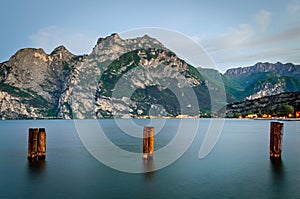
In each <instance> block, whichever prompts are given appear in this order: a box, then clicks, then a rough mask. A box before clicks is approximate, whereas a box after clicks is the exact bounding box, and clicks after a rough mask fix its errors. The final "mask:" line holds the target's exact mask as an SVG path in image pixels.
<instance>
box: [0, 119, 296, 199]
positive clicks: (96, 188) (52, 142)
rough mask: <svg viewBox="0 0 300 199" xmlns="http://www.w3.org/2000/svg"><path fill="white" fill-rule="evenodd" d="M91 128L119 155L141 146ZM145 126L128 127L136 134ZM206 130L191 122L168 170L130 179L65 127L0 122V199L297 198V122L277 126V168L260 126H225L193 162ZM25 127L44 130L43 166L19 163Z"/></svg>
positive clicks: (173, 123) (111, 125)
mask: <svg viewBox="0 0 300 199" xmlns="http://www.w3.org/2000/svg"><path fill="white" fill-rule="evenodd" d="M99 122H100V125H101V127H102V128H103V130H104V131H105V133H106V134H107V136H108V137H109V139H110V140H111V141H112V142H114V143H115V144H117V145H119V147H120V148H123V149H126V150H128V151H132V152H140V150H141V142H140V141H141V140H139V139H138V138H136V139H133V138H131V137H130V136H127V135H123V133H122V131H121V130H120V129H119V128H118V126H116V124H115V122H114V120H100V121H99ZM179 122H180V120H176V119H169V120H167V121H166V123H165V126H164V128H163V129H162V131H161V132H160V133H159V134H157V135H156V136H155V148H156V149H160V148H162V147H164V146H165V145H167V144H168V143H169V142H170V141H171V140H172V138H173V137H174V132H175V131H176V129H177V128H178V126H179ZM183 122H188V120H186V121H183ZM148 123H149V121H148V120H136V124H137V125H140V126H143V125H147V124H148ZM209 123H210V120H207V119H200V120H199V124H200V125H199V129H198V132H197V136H196V138H195V140H194V141H193V143H192V145H191V146H190V147H189V149H188V150H187V151H186V152H185V153H184V154H183V156H182V157H180V158H179V159H178V160H176V161H175V162H174V163H173V164H171V165H169V166H167V167H165V168H163V169H161V170H158V171H154V172H151V173H140V174H131V173H124V172H120V171H117V170H114V169H111V168H109V167H107V166H106V165H104V164H102V163H101V162H99V161H98V160H96V159H95V158H94V157H93V156H92V155H91V154H90V153H89V152H88V151H87V150H86V149H85V147H84V145H83V144H82V142H81V141H80V139H79V136H78V134H77V131H76V128H75V124H74V121H72V120H69V121H66V120H31V121H0V135H1V139H0V198H300V156H299V151H300V122H284V136H283V152H282V161H281V162H272V161H270V159H269V123H270V121H265V120H263V121H257V120H225V124H224V128H223V130H222V134H221V136H220V138H219V140H218V142H217V144H216V145H215V147H214V148H213V150H212V151H211V152H210V153H209V155H208V156H206V157H205V158H204V159H199V158H198V153H199V149H200V146H201V144H202V142H203V139H204V136H205V133H206V131H207V128H208V125H209ZM30 127H45V128H46V132H47V157H46V160H45V161H38V162H34V163H31V162H28V161H27V159H26V157H27V134H28V128H30ZM192 130H193V129H188V128H187V129H186V131H187V132H188V131H192ZM116 161H118V160H117V159H116ZM141 161H142V160H141ZM155 161H156V159H155V158H154V160H153V165H154V167H155Z"/></svg>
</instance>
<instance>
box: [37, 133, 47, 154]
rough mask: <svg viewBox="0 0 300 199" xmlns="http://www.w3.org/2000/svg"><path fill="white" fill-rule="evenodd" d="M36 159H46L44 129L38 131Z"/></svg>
mask: <svg viewBox="0 0 300 199" xmlns="http://www.w3.org/2000/svg"><path fill="white" fill-rule="evenodd" d="M38 158H39V159H45V158H46V131H45V129H44V128H40V129H39V134H38Z"/></svg>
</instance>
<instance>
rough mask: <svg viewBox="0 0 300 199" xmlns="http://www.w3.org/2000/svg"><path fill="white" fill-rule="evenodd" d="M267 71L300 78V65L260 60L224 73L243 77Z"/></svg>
mask: <svg viewBox="0 0 300 199" xmlns="http://www.w3.org/2000/svg"><path fill="white" fill-rule="evenodd" d="M267 72H275V73H277V74H278V75H280V76H293V77H297V78H300V65H294V64H292V63H287V64H283V63H280V62H277V63H275V64H272V63H261V62H259V63H257V64H255V65H254V66H247V67H238V68H233V69H229V70H227V71H226V72H225V74H224V75H226V76H230V77H238V78H242V77H244V76H248V75H251V74H255V73H267Z"/></svg>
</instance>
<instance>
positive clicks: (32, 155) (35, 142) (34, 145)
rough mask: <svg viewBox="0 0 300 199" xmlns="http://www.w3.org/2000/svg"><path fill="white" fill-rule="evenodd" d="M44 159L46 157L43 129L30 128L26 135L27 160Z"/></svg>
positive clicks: (44, 132)
mask: <svg viewBox="0 0 300 199" xmlns="http://www.w3.org/2000/svg"><path fill="white" fill-rule="evenodd" d="M37 157H38V158H40V159H45V157H46V131H45V129H44V128H40V129H37V128H30V129H29V133H28V154H27V159H28V160H32V159H36V158H37Z"/></svg>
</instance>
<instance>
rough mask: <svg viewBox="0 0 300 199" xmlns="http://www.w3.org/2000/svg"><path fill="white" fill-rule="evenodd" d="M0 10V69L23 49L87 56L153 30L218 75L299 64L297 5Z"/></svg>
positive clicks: (60, 2) (276, 0) (25, 6)
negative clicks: (117, 38) (183, 43)
mask: <svg viewBox="0 0 300 199" xmlns="http://www.w3.org/2000/svg"><path fill="white" fill-rule="evenodd" d="M0 5H1V12H0V26H1V31H0V35H1V36H0V44H1V45H0V62H4V61H7V60H8V59H9V58H10V56H12V55H13V54H14V53H15V52H16V51H17V50H19V49H21V48H28V47H33V48H43V49H44V50H45V51H46V52H47V53H51V51H52V50H53V49H54V48H55V47H57V46H59V45H64V46H66V47H67V48H68V49H69V50H70V51H71V52H72V53H74V54H77V55H80V54H88V53H90V52H91V51H92V49H93V47H94V46H95V44H96V41H97V39H98V38H100V37H106V36H108V35H110V34H112V33H122V32H128V31H130V30H134V29H143V28H149V27H154V28H159V29H167V30H170V31H174V32H178V33H180V34H182V35H184V36H186V37H188V38H189V39H191V40H192V41H193V42H195V43H197V44H199V46H200V47H201V48H203V49H204V50H205V52H207V54H208V56H209V57H210V58H211V60H212V61H213V63H214V64H215V67H216V69H218V70H219V71H221V72H225V71H226V69H228V68H233V67H240V66H250V65H254V64H255V63H257V62H272V63H275V62H278V61H279V62H282V63H287V62H291V63H294V64H300V0H252V1H242V0H227V1H224V0H211V1H207V0H184V1H179V0H173V1H170V0H168V1H164V0H151V1H143V0H126V1H125V0H123V1H121V0H110V1H102V0H97V1H96V0H94V1H89V0H85V1H78V0H51V1H43V0H26V1H20V0H3V1H1V4H0ZM145 30H147V29H145ZM144 34H147V31H146V32H145V33H144ZM141 36H142V35H141ZM150 36H151V35H150ZM161 42H162V43H164V41H161ZM179 45H180V44H179ZM171 50H174V49H171ZM187 51H188V50H187ZM190 51H192V49H190ZM175 52H176V51H175ZM191 53H192V52H191ZM186 61H188V60H186ZM199 66H201V67H211V66H204V65H201V64H199ZM197 67H198V65H197Z"/></svg>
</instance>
